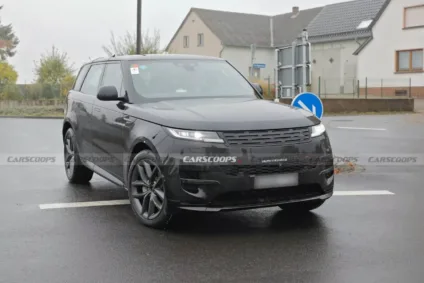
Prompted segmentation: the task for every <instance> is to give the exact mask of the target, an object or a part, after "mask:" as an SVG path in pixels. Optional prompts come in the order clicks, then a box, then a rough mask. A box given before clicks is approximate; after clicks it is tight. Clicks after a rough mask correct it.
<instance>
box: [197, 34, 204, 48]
mask: <svg viewBox="0 0 424 283" xmlns="http://www.w3.org/2000/svg"><path fill="white" fill-rule="evenodd" d="M204 44H205V35H204V34H203V33H199V34H197V46H203V45H204Z"/></svg>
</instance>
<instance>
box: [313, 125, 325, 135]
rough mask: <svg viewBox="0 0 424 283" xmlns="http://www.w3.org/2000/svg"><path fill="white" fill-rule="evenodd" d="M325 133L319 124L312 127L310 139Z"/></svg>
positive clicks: (322, 126)
mask: <svg viewBox="0 0 424 283" xmlns="http://www.w3.org/2000/svg"><path fill="white" fill-rule="evenodd" d="M324 133H325V127H324V125H323V124H319V125H316V126H313V127H312V135H311V137H312V138H315V137H318V136H320V135H322V134H324Z"/></svg>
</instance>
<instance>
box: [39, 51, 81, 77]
mask: <svg viewBox="0 0 424 283" xmlns="http://www.w3.org/2000/svg"><path fill="white" fill-rule="evenodd" d="M74 72H75V69H74V66H73V64H69V58H68V54H67V53H61V52H60V51H59V50H58V49H57V48H56V47H54V46H53V47H52V50H51V51H50V52H46V54H42V55H41V59H40V61H39V62H35V75H36V80H37V83H41V84H51V85H60V84H62V83H64V82H65V81H66V80H69V78H70V77H73V74H74Z"/></svg>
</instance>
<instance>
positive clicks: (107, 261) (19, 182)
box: [0, 114, 424, 283]
mask: <svg viewBox="0 0 424 283" xmlns="http://www.w3.org/2000/svg"><path fill="white" fill-rule="evenodd" d="M324 122H325V124H326V126H327V129H328V132H329V134H330V137H331V138H332V144H333V149H334V152H335V154H336V155H340V156H357V155H363V156H366V155H372V154H374V155H389V154H396V155H402V154H404V155H408V156H410V155H416V156H417V157H418V158H421V161H422V160H423V156H424V114H411V115H395V116H361V117H331V118H327V119H325V120H324ZM339 127H359V128H362V127H367V128H380V129H381V128H384V129H385V131H377V130H355V129H341V128H339ZM60 134H61V120H24V119H0V156H1V158H3V160H0V161H1V162H3V163H2V165H0V223H1V225H0V282H7V283H15V282H34V283H38V282H43V283H47V282H111V283H118V282H323V283H330V282H336V283H338V282H355V283H356V282H423V278H424V277H423V275H424V270H423V268H422V267H423V262H424V244H423V242H424V240H423V239H424V225H423V215H424V205H423V200H424V190H423V185H422V176H423V173H424V169H423V168H424V167H422V166H417V165H416V164H403V165H400V166H384V167H381V166H375V165H372V164H365V165H363V170H362V171H361V172H356V173H351V174H341V175H338V176H337V178H336V190H337V191H346V190H350V191H352V190H370V191H371V190H388V191H390V192H393V193H394V194H395V195H384V196H350V197H338V196H335V197H333V198H332V199H331V200H330V201H328V203H326V204H325V205H324V206H323V207H321V208H319V209H318V210H316V211H315V213H310V214H308V215H306V216H303V217H299V216H296V215H289V214H287V213H285V212H283V211H281V210H279V209H277V208H270V209H259V210H251V211H243V212H230V213H215V214H207V213H188V212H187V213H182V214H180V215H178V216H177V217H175V218H173V219H172V221H171V223H170V225H169V227H168V228H167V230H164V231H157V230H152V229H149V228H145V227H143V226H141V225H140V224H138V223H137V221H136V219H135V217H133V214H132V211H131V209H130V207H129V206H125V205H124V206H111V207H96V208H73V209H57V210H40V209H39V207H38V205H39V204H45V203H63V202H81V201H97V200H116V199H125V198H126V192H125V191H123V190H121V189H119V188H117V187H116V186H114V185H112V184H110V183H108V182H107V181H103V180H102V179H101V178H100V177H95V178H94V179H93V182H92V183H91V185H90V186H72V185H69V184H68V182H67V180H66V176H65V172H64V169H63V167H62V166H59V165H53V166H33V165H32V166H31V165H27V166H16V165H9V164H4V163H5V160H4V159H5V158H6V157H7V156H14V155H22V154H45V155H46V156H49V155H57V154H60V153H61V152H62V143H61V137H60Z"/></svg>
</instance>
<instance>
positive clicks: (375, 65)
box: [357, 0, 424, 97]
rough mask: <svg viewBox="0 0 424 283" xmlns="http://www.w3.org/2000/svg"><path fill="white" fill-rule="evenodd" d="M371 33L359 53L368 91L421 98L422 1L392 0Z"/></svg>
mask: <svg viewBox="0 0 424 283" xmlns="http://www.w3.org/2000/svg"><path fill="white" fill-rule="evenodd" d="M372 32H373V39H372V40H371V41H370V42H369V43H368V44H366V45H365V46H364V47H363V48H362V50H360V52H358V70H357V74H358V79H359V80H360V81H362V82H364V81H366V83H367V94H368V95H371V96H372V95H377V96H378V95H383V96H405V95H408V96H409V95H410V96H414V97H424V68H423V66H424V56H423V51H424V0H391V1H390V3H389V4H388V5H387V7H386V9H385V10H384V12H383V13H382V14H381V16H380V18H379V20H378V21H377V22H376V23H375V24H374V26H373V28H372ZM363 87H364V84H361V88H363Z"/></svg>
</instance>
